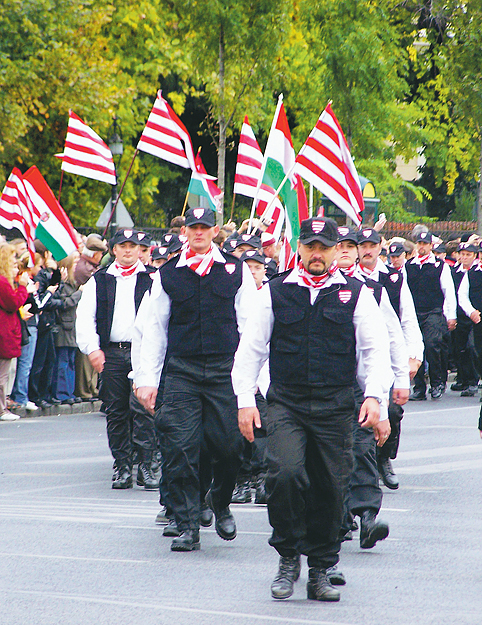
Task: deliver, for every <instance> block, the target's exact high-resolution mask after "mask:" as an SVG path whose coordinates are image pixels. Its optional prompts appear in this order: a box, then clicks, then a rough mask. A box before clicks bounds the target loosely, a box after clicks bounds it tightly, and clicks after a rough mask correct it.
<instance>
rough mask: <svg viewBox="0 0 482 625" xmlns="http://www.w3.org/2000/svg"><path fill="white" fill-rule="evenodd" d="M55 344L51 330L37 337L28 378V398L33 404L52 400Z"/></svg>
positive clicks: (40, 333)
mask: <svg viewBox="0 0 482 625" xmlns="http://www.w3.org/2000/svg"><path fill="white" fill-rule="evenodd" d="M54 364H55V342H54V335H53V333H52V330H51V328H49V329H47V330H46V331H44V332H39V333H38V335H37V344H36V346H35V355H34V357H33V362H32V368H31V370H30V377H29V389H28V396H29V398H30V399H31V400H32V401H33V402H37V401H41V400H45V401H49V400H50V399H52V382H53V373H54Z"/></svg>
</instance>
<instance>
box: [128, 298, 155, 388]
mask: <svg viewBox="0 0 482 625" xmlns="http://www.w3.org/2000/svg"><path fill="white" fill-rule="evenodd" d="M150 297H151V294H150V292H149V291H146V292H145V293H144V297H143V298H142V302H141V305H140V306H139V309H138V311H137V315H136V321H135V323H134V327H133V329H132V345H131V363H132V372H133V378H134V380H135V379H136V373H138V372H139V369H140V363H141V346H142V336H143V334H144V328H145V327H146V326H147V322H148V319H149V304H150Z"/></svg>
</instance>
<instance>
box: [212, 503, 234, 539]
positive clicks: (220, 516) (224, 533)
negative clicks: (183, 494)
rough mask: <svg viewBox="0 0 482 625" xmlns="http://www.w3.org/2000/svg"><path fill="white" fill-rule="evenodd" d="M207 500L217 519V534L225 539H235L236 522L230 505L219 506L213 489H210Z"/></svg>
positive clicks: (215, 525)
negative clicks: (216, 503) (215, 501)
mask: <svg viewBox="0 0 482 625" xmlns="http://www.w3.org/2000/svg"><path fill="white" fill-rule="evenodd" d="M205 501H206V503H207V505H208V506H209V507H210V508H211V510H212V511H213V512H214V516H215V518H216V521H215V523H214V527H215V529H216V532H217V535H218V536H219V537H220V538H222V539H223V540H234V539H235V538H236V522H235V520H234V517H233V515H232V514H231V510H230V509H229V506H227V507H226V508H219V507H218V506H216V505H215V504H214V501H213V497H212V493H211V491H208V493H207V495H206V497H205Z"/></svg>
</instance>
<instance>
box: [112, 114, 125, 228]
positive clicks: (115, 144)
mask: <svg viewBox="0 0 482 625" xmlns="http://www.w3.org/2000/svg"><path fill="white" fill-rule="evenodd" d="M112 121H113V124H112V134H111V135H110V137H109V139H108V144H109V149H110V151H111V152H112V156H113V158H114V165H115V178H116V183H115V184H113V185H112V195H111V210H112V208H113V207H114V205H115V203H116V201H117V195H118V193H117V181H118V178H117V171H118V169H119V167H120V163H121V160H122V154H123V153H124V144H123V142H122V135H121V132H120V127H118V126H117V121H118V120H117V117H116V116H115V115H114V117H113V118H112ZM116 157H117V159H116ZM117 225H118V224H117V209H116V210H115V212H114V214H113V216H112V220H111V223H110V236H111V237H113V236H114V234H115V232H116V230H117Z"/></svg>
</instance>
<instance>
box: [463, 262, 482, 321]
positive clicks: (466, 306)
mask: <svg viewBox="0 0 482 625" xmlns="http://www.w3.org/2000/svg"><path fill="white" fill-rule="evenodd" d="M470 271H482V267H481V266H480V264H479V263H478V262H477V264H474V265H472V267H471V268H470ZM469 287H470V284H469V272H468V271H466V272H465V276H464V277H463V278H462V282H461V283H460V286H459V290H458V291H457V295H458V297H459V306H460V308H461V309H462V310H463V311H464V313H465V314H466V315H467V317H470V315H471V314H472V313H473V312H475V311H476V310H477V308H474V307H473V306H472V302H471V301H470V298H469ZM479 312H482V311H479Z"/></svg>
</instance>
